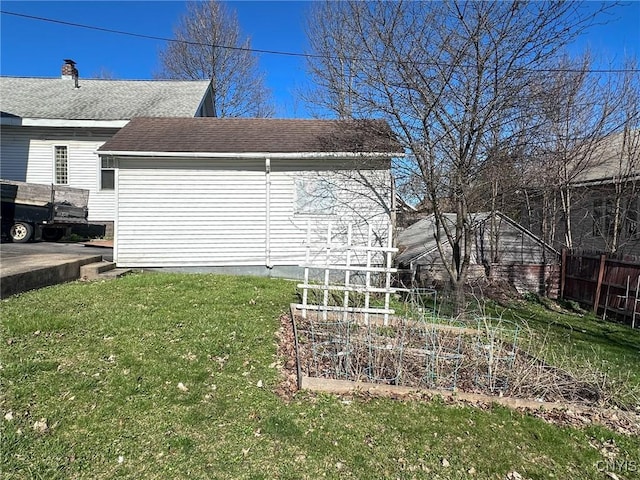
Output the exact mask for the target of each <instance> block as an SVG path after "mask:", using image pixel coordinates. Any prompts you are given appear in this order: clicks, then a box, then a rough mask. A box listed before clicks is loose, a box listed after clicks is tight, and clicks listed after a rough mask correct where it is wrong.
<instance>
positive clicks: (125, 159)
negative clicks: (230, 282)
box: [98, 118, 401, 276]
mask: <svg viewBox="0 0 640 480" xmlns="http://www.w3.org/2000/svg"><path fill="white" fill-rule="evenodd" d="M399 151H401V148H400V146H399V145H398V144H397V143H396V142H395V141H394V140H393V138H392V135H391V131H390V129H389V127H388V125H387V124H386V123H385V122H382V121H358V122H348V121H331V120H284V119H248V118H245V119H240V118H236V119H232V118H171V119H170V118H164V119H161V118H136V119H133V120H132V121H131V122H130V123H129V124H128V125H127V126H126V127H124V128H123V129H122V130H120V131H119V132H118V133H117V134H116V135H115V136H114V137H113V138H112V139H111V140H109V141H108V142H107V143H105V144H104V145H103V146H102V147H100V149H99V150H98V153H99V155H100V157H101V159H102V161H103V162H109V163H110V164H111V165H113V166H114V167H115V188H116V198H117V212H116V222H115V242H114V260H115V261H116V263H117V264H118V265H119V266H123V267H184V268H189V267H193V268H197V269H200V270H202V269H203V267H211V270H212V271H215V270H216V268H218V267H219V269H222V270H232V271H236V272H237V271H244V272H247V273H257V274H261V273H262V274H264V273H268V274H269V275H285V276H289V275H291V276H297V274H298V273H299V269H298V266H299V265H300V264H302V263H304V262H305V259H306V257H305V256H306V249H305V247H306V245H307V244H308V243H309V242H314V241H315V240H317V239H318V238H321V237H323V236H325V240H324V244H325V246H324V247H323V248H322V249H321V250H319V251H314V252H312V255H313V257H314V258H312V259H311V260H314V259H315V260H318V258H324V256H326V255H327V252H326V250H327V249H326V233H327V230H328V227H329V224H331V225H332V227H331V228H332V235H335V236H344V234H345V232H346V231H347V224H349V223H351V224H352V225H353V232H354V233H353V235H355V236H364V237H365V238H366V235H367V229H368V228H369V226H371V228H372V229H373V231H374V233H375V235H376V238H377V239H378V242H377V243H379V244H381V245H383V244H384V240H385V238H386V237H387V232H388V225H389V221H390V218H391V198H392V186H391V185H392V182H391V175H390V163H391V158H392V157H395V156H398V155H400V154H399V153H398V152H399ZM318 255H320V256H321V257H318ZM356 257H357V256H354V257H353V258H352V261H353V262H357V261H358V260H357V259H356ZM360 260H362V259H360Z"/></svg>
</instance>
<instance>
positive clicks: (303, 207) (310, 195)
mask: <svg viewBox="0 0 640 480" xmlns="http://www.w3.org/2000/svg"><path fill="white" fill-rule="evenodd" d="M295 183H296V202H295V213H296V214H299V215H333V214H334V213H335V208H336V204H337V199H338V197H337V195H336V188H335V185H334V184H333V183H332V182H331V181H330V180H329V179H327V178H324V177H320V176H304V177H298V178H296V181H295Z"/></svg>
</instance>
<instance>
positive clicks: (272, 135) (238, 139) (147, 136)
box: [99, 117, 402, 153]
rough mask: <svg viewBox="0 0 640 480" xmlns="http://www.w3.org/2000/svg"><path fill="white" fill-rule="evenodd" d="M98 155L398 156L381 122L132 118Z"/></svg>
mask: <svg viewBox="0 0 640 480" xmlns="http://www.w3.org/2000/svg"><path fill="white" fill-rule="evenodd" d="M99 150H100V151H109V152H204V153H256V152H274V153H275V152H277V153H297V152H322V153H325V152H379V153H397V152H401V151H402V148H401V147H400V145H399V144H398V143H397V142H396V141H395V140H394V139H393V135H392V133H391V129H390V128H389V125H388V124H387V123H386V122H384V121H381V120H358V121H339V120H308V119H305V120H301V119H274V118H209V117H207V118H134V119H133V120H132V121H131V122H129V123H128V124H127V125H126V126H125V127H124V128H122V129H121V130H120V131H119V132H118V133H116V135H114V136H113V137H112V138H111V139H110V140H109V141H108V142H107V143H105V144H104V145H103V146H102V147H101V148H100V149H99Z"/></svg>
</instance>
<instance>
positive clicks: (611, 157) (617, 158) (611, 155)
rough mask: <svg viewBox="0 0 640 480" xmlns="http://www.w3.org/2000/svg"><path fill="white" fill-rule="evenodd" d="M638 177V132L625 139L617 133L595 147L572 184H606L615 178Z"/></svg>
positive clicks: (639, 131)
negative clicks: (588, 160) (586, 164)
mask: <svg viewBox="0 0 640 480" xmlns="http://www.w3.org/2000/svg"><path fill="white" fill-rule="evenodd" d="M638 175H640V130H633V131H631V132H629V134H628V135H627V136H626V137H625V136H624V134H622V133H618V134H615V135H611V136H609V137H606V138H604V139H603V140H602V141H601V143H600V144H599V145H598V146H597V147H596V151H595V153H594V154H593V155H592V160H591V161H590V162H589V165H588V166H587V168H585V169H584V170H583V171H581V172H580V173H578V174H577V175H576V177H575V178H574V179H573V181H572V183H575V184H581V183H584V184H587V183H592V182H606V181H609V180H612V179H613V178H614V177H616V176H621V177H622V178H623V179H625V178H631V177H637V176H638Z"/></svg>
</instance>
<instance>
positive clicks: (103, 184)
mask: <svg viewBox="0 0 640 480" xmlns="http://www.w3.org/2000/svg"><path fill="white" fill-rule="evenodd" d="M115 188H116V159H115V158H113V157H102V159H101V160H100V190H115Z"/></svg>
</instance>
